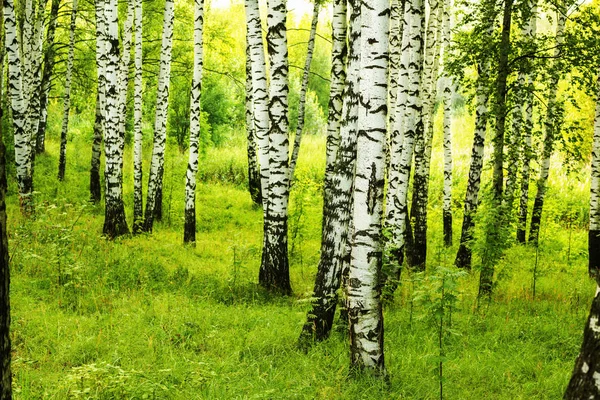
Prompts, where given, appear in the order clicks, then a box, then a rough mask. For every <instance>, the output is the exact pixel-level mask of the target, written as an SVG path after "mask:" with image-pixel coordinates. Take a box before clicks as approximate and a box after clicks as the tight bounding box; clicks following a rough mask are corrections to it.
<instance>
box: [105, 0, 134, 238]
mask: <svg viewBox="0 0 600 400" xmlns="http://www.w3.org/2000/svg"><path fill="white" fill-rule="evenodd" d="M104 13H105V18H106V19H105V21H106V33H105V40H106V41H105V46H104V52H103V55H104V57H105V58H106V69H105V71H104V72H105V76H106V80H105V96H106V107H105V118H106V119H105V127H106V132H105V138H104V154H105V155H106V161H105V163H104V181H105V185H106V187H105V193H106V209H105V217H104V234H105V235H106V236H108V237H109V238H114V237H116V236H119V235H124V234H127V233H129V228H128V227H127V221H126V220H125V206H124V205H123V173H122V165H123V159H122V157H120V155H121V152H120V149H119V147H120V137H119V136H120V135H119V121H120V116H119V111H120V110H119V99H118V92H119V87H118V85H117V81H118V79H117V78H118V75H119V37H118V32H119V20H118V5H117V1H116V0H107V1H106V3H105V4H104Z"/></svg>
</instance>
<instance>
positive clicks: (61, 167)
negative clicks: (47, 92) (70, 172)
mask: <svg viewBox="0 0 600 400" xmlns="http://www.w3.org/2000/svg"><path fill="white" fill-rule="evenodd" d="M76 22H77V0H73V5H72V8H71V25H70V28H69V55H68V58H67V71H66V74H65V92H64V98H63V121H62V128H61V132H60V156H59V157H60V159H59V162H58V180H60V181H62V180H64V179H65V169H66V163H67V133H68V131H69V112H70V110H71V76H72V75H73V59H74V58H75V25H76ZM36 131H37V130H36Z"/></svg>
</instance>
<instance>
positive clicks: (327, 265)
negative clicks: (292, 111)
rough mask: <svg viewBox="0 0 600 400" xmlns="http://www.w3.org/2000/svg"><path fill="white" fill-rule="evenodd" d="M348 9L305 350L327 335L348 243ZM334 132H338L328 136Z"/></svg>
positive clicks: (338, 30) (355, 76)
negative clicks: (333, 142)
mask: <svg viewBox="0 0 600 400" xmlns="http://www.w3.org/2000/svg"><path fill="white" fill-rule="evenodd" d="M350 6H351V7H350V11H351V15H350V53H349V55H348V65H347V72H348V76H347V79H345V82H346V86H345V88H344V89H343V94H342V95H340V94H339V89H340V87H339V86H337V85H336V86H334V85H332V86H331V101H330V103H333V102H334V101H335V104H338V103H337V99H340V100H342V99H343V100H342V101H343V105H342V109H341V110H340V112H339V113H338V121H337V122H336V121H333V120H332V119H331V118H332V116H331V113H330V119H329V123H330V130H329V134H336V135H338V136H339V139H338V140H337V141H336V142H337V145H336V147H337V151H336V153H337V157H335V159H334V160H333V161H331V163H332V165H331V168H330V169H329V171H330V172H327V173H328V174H329V183H328V185H327V186H326V188H325V190H327V193H325V195H324V200H325V201H326V202H327V206H326V207H324V208H323V230H322V234H323V238H322V240H321V258H320V261H319V266H318V269H317V275H316V277H315V286H314V290H313V296H312V298H313V300H312V304H311V306H312V307H311V310H310V311H309V312H308V314H307V321H306V323H305V324H304V326H303V328H302V333H301V335H300V342H301V344H307V343H309V342H310V341H311V340H315V341H321V340H324V339H326V338H327V337H328V336H329V333H330V332H331V328H332V326H333V320H334V315H335V309H336V306H337V302H338V289H339V288H340V279H341V273H342V268H343V258H344V254H345V253H346V245H347V243H348V241H349V224H350V219H351V209H352V188H353V183H354V169H355V165H356V138H357V108H358V95H359V93H358V84H359V83H358V82H359V79H360V78H359V69H358V68H359V60H360V7H357V6H356V5H355V4H354V1H353V2H351V3H350ZM346 12H347V7H346V2H345V1H343V0H337V1H336V2H335V4H334V21H333V27H332V29H333V37H334V38H335V40H336V41H340V42H343V43H345V39H346V35H347V33H346ZM334 48H335V49H337V51H336V53H334V54H333V56H332V58H333V61H334V63H332V76H333V77H334V79H335V75H334V74H335V73H336V71H337V73H338V74H339V75H342V74H343V75H344V76H345V72H342V71H343V66H342V65H339V64H338V65H336V64H335V62H342V61H343V55H344V54H345V52H346V48H345V46H344V45H342V44H341V43H335V42H334ZM340 68H341V69H340ZM337 79H338V81H337V82H338V83H341V84H343V80H342V78H341V77H340V76H338V77H337ZM333 82H336V81H335V80H334V81H333ZM340 86H341V85H340ZM334 99H335V100H334ZM336 126H337V127H338V128H337V129H339V132H333V129H334V127H336ZM328 162H329V161H328ZM328 167H329V164H328ZM303 342H304V343H303Z"/></svg>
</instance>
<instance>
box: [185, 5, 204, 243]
mask: <svg viewBox="0 0 600 400" xmlns="http://www.w3.org/2000/svg"><path fill="white" fill-rule="evenodd" d="M194 6H195V7H194V76H193V79H192V93H191V98H190V154H189V160H188V168H187V171H186V174H185V177H186V181H185V228H184V242H186V243H187V242H195V241H196V172H197V171H198V140H199V137H200V112H201V107H200V95H201V94H202V31H203V24H204V0H195V1H194Z"/></svg>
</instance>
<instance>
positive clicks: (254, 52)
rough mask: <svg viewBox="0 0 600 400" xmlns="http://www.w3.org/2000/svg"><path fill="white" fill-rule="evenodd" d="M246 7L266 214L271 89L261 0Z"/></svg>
mask: <svg viewBox="0 0 600 400" xmlns="http://www.w3.org/2000/svg"><path fill="white" fill-rule="evenodd" d="M245 10H246V24H247V27H248V28H247V37H246V38H247V41H248V47H249V51H250V56H249V57H250V67H251V68H250V69H251V71H250V73H251V85H252V116H253V121H252V127H253V129H254V136H255V137H256V141H257V144H258V159H259V167H260V186H261V193H262V205H263V214H265V215H266V212H267V201H266V198H267V196H268V190H269V108H268V99H269V92H268V88H267V67H266V62H265V51H264V47H263V38H262V24H261V19H260V10H259V8H258V0H245Z"/></svg>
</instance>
